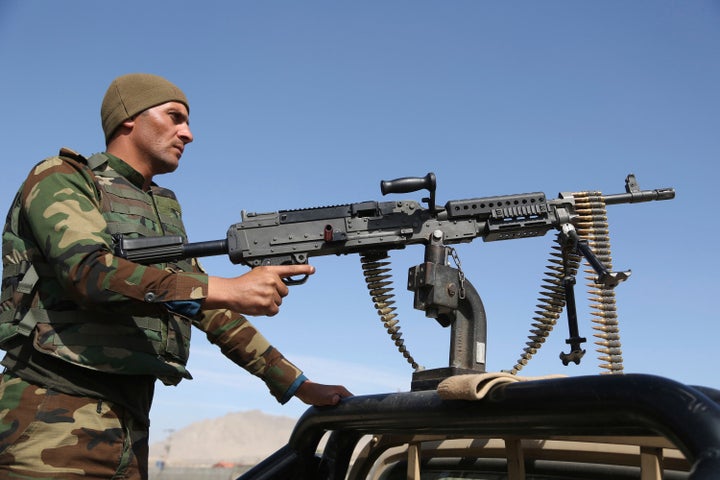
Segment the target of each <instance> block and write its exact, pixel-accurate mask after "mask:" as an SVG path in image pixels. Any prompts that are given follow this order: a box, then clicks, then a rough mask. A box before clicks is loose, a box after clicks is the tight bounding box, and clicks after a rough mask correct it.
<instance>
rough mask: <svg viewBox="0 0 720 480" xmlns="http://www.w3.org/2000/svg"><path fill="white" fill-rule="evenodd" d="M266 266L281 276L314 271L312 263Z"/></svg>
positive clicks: (309, 273) (285, 276) (305, 273)
mask: <svg viewBox="0 0 720 480" xmlns="http://www.w3.org/2000/svg"><path fill="white" fill-rule="evenodd" d="M267 268H269V269H272V271H273V273H276V274H277V275H278V276H279V277H281V278H287V277H294V276H296V275H312V274H313V273H315V267H313V266H312V265H273V266H269V267H267Z"/></svg>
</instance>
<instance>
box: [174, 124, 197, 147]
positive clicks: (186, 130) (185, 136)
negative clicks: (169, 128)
mask: <svg viewBox="0 0 720 480" xmlns="http://www.w3.org/2000/svg"><path fill="white" fill-rule="evenodd" d="M178 136H179V137H180V138H181V139H182V141H183V142H184V143H186V144H187V143H190V142H192V141H193V139H194V137H193V134H192V132H191V131H190V125H188V124H187V123H186V124H185V125H184V126H183V128H182V129H180V132H178Z"/></svg>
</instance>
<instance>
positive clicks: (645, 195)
mask: <svg viewBox="0 0 720 480" xmlns="http://www.w3.org/2000/svg"><path fill="white" fill-rule="evenodd" d="M603 198H604V199H605V203H606V204H607V205H617V204H619V203H640V202H652V201H654V200H672V199H673V198H675V189H674V188H658V189H655V190H638V191H636V192H629V193H616V194H613V195H605V196H604V197H603Z"/></svg>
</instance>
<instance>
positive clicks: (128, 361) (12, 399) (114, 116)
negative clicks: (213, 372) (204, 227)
mask: <svg viewBox="0 0 720 480" xmlns="http://www.w3.org/2000/svg"><path fill="white" fill-rule="evenodd" d="M189 112H190V109H189V103H188V101H187V98H186V97H185V94H184V93H183V92H182V91H181V90H180V89H179V88H178V87H177V86H175V85H174V84H172V83H170V82H169V81H167V80H166V79H164V78H162V77H158V76H155V75H149V74H130V75H125V76H121V77H119V78H117V79H115V80H114V81H113V82H112V83H111V85H110V87H109V88H108V90H107V93H106V94H105V97H104V99H103V102H102V107H101V117H102V127H103V131H104V133H105V140H106V145H107V149H106V151H105V152H104V153H99V154H95V155H93V156H91V157H90V158H88V159H85V158H84V157H82V156H80V155H79V154H77V153H74V152H72V151H70V150H67V149H62V150H61V151H60V154H59V155H58V156H55V157H50V158H48V159H46V160H44V161H42V162H41V163H39V164H38V165H36V166H35V168H34V169H32V171H31V172H30V174H29V176H28V177H27V179H26V181H25V182H24V184H23V185H22V186H21V188H20V189H19V191H18V193H17V196H16V197H15V200H14V202H13V204H12V206H11V207H10V211H9V213H8V216H7V221H6V224H5V229H4V231H3V252H2V253H3V279H2V300H1V301H2V304H1V307H2V309H1V313H0V346H1V347H2V348H3V349H4V350H6V354H5V357H4V359H3V360H2V362H1V363H2V365H3V366H4V367H5V372H4V374H3V376H2V380H1V382H0V473H2V472H4V474H3V475H1V476H2V477H6V476H8V475H13V474H14V475H18V476H20V477H22V478H62V479H66V478H128V479H145V478H147V463H148V458H147V455H148V424H149V420H148V418H149V411H150V404H151V401H152V396H153V390H154V385H155V380H156V379H160V380H161V381H162V382H163V383H165V384H166V385H176V384H177V383H178V382H180V380H181V379H183V378H188V379H189V378H191V376H190V374H189V373H188V371H187V370H186V369H185V364H186V361H187V358H188V348H189V345H190V330H191V326H192V325H194V326H195V327H197V328H199V329H200V330H202V331H203V332H205V334H206V335H207V338H208V339H209V340H210V341H211V342H212V343H214V344H216V345H218V346H219V347H220V349H221V351H222V352H223V353H224V354H225V355H226V356H227V357H228V358H229V359H230V360H232V361H233V362H235V363H236V364H238V365H240V366H241V367H243V368H245V369H246V370H248V371H249V372H250V373H252V374H254V375H256V376H258V377H260V378H261V379H262V380H263V381H264V382H265V383H266V384H267V386H268V388H269V389H270V392H271V393H272V395H274V396H275V398H276V399H277V400H278V401H279V402H281V403H284V402H287V401H288V400H289V399H290V398H291V397H292V396H296V397H298V398H299V399H300V400H302V401H303V402H305V403H307V404H311V405H334V404H337V403H338V402H339V401H340V399H341V398H343V397H347V396H349V395H350V393H349V392H348V391H347V390H346V389H345V388H344V387H342V386H339V385H321V384H317V383H313V382H311V381H310V380H308V379H307V378H305V376H304V375H303V374H302V372H301V371H300V370H299V369H298V368H297V367H296V366H294V365H293V364H292V363H291V362H290V361H288V360H287V359H285V358H284V357H283V356H282V355H281V354H280V352H278V351H277V350H276V349H274V348H273V347H272V346H271V345H270V344H269V343H268V341H267V340H266V339H265V338H264V337H263V336H262V335H261V334H260V333H259V332H258V331H257V330H256V329H255V327H254V326H253V325H252V324H251V323H250V322H249V321H248V320H247V319H246V318H245V317H243V315H242V314H247V315H268V316H272V315H275V314H276V313H277V312H278V310H279V307H280V305H281V303H282V299H283V297H285V296H286V295H287V294H288V288H287V287H286V286H285V284H284V283H283V282H282V278H285V277H289V276H295V275H305V274H311V273H313V271H314V269H313V267H311V266H308V265H296V266H280V267H260V268H255V269H253V270H251V271H249V272H248V273H246V274H244V275H242V276H239V277H235V278H220V277H215V276H209V275H208V274H206V273H205V272H204V271H203V270H202V269H201V267H200V266H199V264H198V263H197V261H196V260H194V259H193V260H187V261H178V262H176V263H169V264H156V265H152V266H142V265H138V264H135V263H132V262H130V261H127V260H125V259H123V258H120V257H118V256H115V255H114V254H113V235H116V234H123V235H126V236H130V237H139V236H159V235H170V234H172V235H182V236H183V237H185V236H186V234H185V228H184V226H183V222H182V218H181V215H180V212H181V210H180V205H179V203H178V201H177V199H176V198H175V195H174V194H173V193H172V192H171V191H169V190H167V189H164V188H161V187H159V186H158V185H157V184H156V183H155V182H154V181H153V180H154V177H155V176H156V175H160V174H163V173H169V172H172V171H174V170H175V169H176V168H177V167H178V163H179V160H180V157H181V156H182V154H183V151H184V148H185V146H186V145H187V144H188V143H190V142H192V140H193V136H192V133H191V131H190V126H189ZM25 476H26V477H25Z"/></svg>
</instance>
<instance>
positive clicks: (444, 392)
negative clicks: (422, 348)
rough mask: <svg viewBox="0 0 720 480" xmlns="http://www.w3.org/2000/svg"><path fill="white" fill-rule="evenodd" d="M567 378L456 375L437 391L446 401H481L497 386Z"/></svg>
mask: <svg viewBox="0 0 720 480" xmlns="http://www.w3.org/2000/svg"><path fill="white" fill-rule="evenodd" d="M566 376H567V375H545V376H542V377H519V376H517V375H513V374H511V373H506V372H488V373H477V374H467V375H455V376H453V377H449V378H446V379H445V380H443V381H442V382H440V384H439V385H438V387H437V391H438V394H439V395H440V398H443V399H444V400H480V399H481V398H484V397H485V395H487V394H488V392H490V390H492V389H493V388H494V387H495V386H497V385H501V384H506V383H514V382H527V381H532V380H547V379H550V378H563V377H566Z"/></svg>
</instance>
